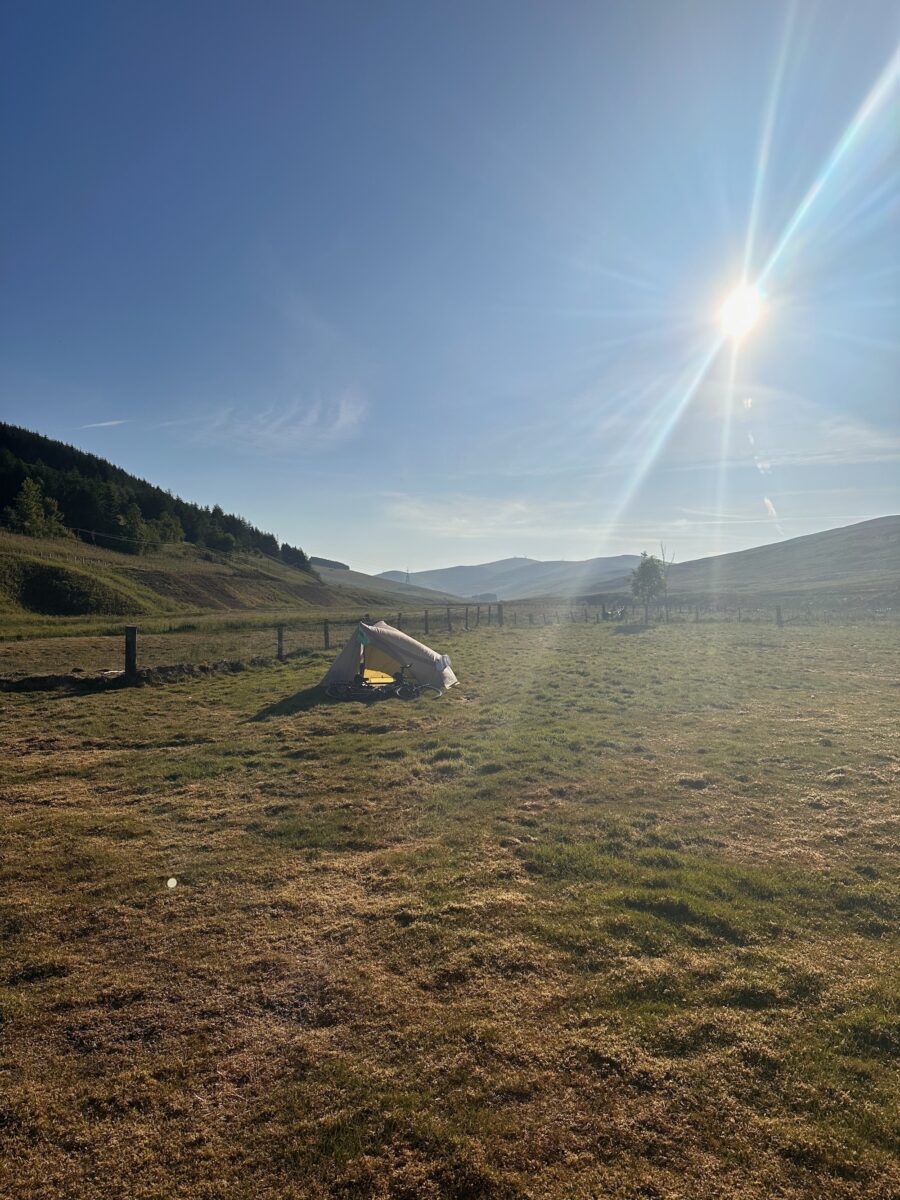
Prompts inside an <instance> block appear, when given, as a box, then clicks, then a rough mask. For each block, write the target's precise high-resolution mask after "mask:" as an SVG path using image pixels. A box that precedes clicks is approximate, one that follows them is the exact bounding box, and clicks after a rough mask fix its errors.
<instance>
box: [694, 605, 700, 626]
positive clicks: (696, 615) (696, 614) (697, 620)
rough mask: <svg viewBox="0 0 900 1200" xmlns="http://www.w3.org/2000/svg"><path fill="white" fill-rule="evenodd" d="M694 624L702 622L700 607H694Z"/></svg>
mask: <svg viewBox="0 0 900 1200" xmlns="http://www.w3.org/2000/svg"><path fill="white" fill-rule="evenodd" d="M694 624H695V625H699V624H700V609H699V608H695V609H694Z"/></svg>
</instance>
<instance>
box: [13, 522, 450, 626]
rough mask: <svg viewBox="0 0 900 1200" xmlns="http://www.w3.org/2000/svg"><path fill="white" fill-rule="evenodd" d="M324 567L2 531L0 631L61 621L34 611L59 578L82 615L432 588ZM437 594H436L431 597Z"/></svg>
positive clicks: (350, 603)
mask: <svg viewBox="0 0 900 1200" xmlns="http://www.w3.org/2000/svg"><path fill="white" fill-rule="evenodd" d="M84 560H87V561H84ZM323 574H324V575H325V576H327V579H322V580H318V579H316V578H315V577H314V576H311V575H308V574H306V573H305V572H302V571H297V570H295V569H294V568H293V567H289V566H286V565H285V564H283V563H280V562H276V561H273V560H270V559H266V558H263V557H262V556H259V555H254V556H251V555H236V556H234V558H233V559H231V560H224V559H221V558H217V559H215V560H212V559H211V558H204V557H203V555H202V554H201V553H200V552H198V551H197V550H196V548H195V547H193V546H184V547H180V548H179V549H178V550H177V551H175V552H169V553H165V554H157V555H149V556H146V557H135V556H131V555H124V554H117V553H115V552H114V551H111V550H103V549H97V548H94V547H91V546H85V545H84V544H83V543H80V542H75V541H59V540H40V539H35V538H23V537H18V536H15V535H13V534H7V533H4V532H2V531H0V631H2V632H19V631H27V630H28V629H29V628H34V629H45V628H46V627H47V625H48V623H49V624H51V625H53V624H59V623H60V622H61V621H64V620H65V618H61V617H53V616H50V618H49V622H48V614H45V613H39V612H35V611H34V607H35V604H34V595H35V594H37V595H38V596H40V595H41V593H42V592H43V593H46V592H47V590H48V588H49V587H50V586H57V585H60V584H62V585H64V586H65V587H66V588H67V589H68V592H69V593H71V594H74V595H75V596H76V598H77V600H76V604H75V609H76V611H77V609H78V607H79V606H80V607H82V608H84V609H85V610H88V611H87V612H86V613H85V615H89V613H94V614H96V615H99V616H102V615H104V614H110V615H119V616H121V615H134V616H143V617H153V616H157V617H158V616H177V615H197V614H204V613H207V614H214V613H218V614H224V613H229V612H236V613H240V612H244V613H251V612H254V611H259V612H276V611H282V612H283V611H285V610H298V611H310V612H314V611H318V610H326V609H327V610H346V609H350V608H360V607H365V606H367V605H370V604H372V605H386V604H390V605H391V606H395V607H397V608H400V609H402V608H403V607H404V604H406V605H407V606H409V605H410V604H411V603H415V604H418V605H421V604H423V603H424V600H425V598H426V597H427V596H429V595H430V594H429V593H426V592H424V591H423V590H422V589H418V588H417V589H409V590H407V589H406V588H405V587H404V586H402V585H386V584H385V583H384V581H383V580H375V579H370V577H369V576H366V575H361V574H359V573H357V572H345V571H333V570H326V571H324V572H323ZM48 580H49V582H48ZM29 588H30V592H29V590H28V589H29ZM441 599H442V597H441V596H440V595H434V596H433V599H432V603H437V602H440V600H441ZM38 602H40V601H38ZM69 623H70V624H71V623H72V622H71V620H70V621H69ZM76 623H77V622H76ZM82 623H83V622H82Z"/></svg>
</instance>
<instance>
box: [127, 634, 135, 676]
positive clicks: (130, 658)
mask: <svg viewBox="0 0 900 1200" xmlns="http://www.w3.org/2000/svg"><path fill="white" fill-rule="evenodd" d="M125 678H126V679H129V680H134V679H137V625H126V626H125Z"/></svg>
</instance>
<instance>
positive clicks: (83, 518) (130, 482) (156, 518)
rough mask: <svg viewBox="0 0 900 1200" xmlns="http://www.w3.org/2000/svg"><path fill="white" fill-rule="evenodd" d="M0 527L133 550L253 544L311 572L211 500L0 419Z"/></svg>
mask: <svg viewBox="0 0 900 1200" xmlns="http://www.w3.org/2000/svg"><path fill="white" fill-rule="evenodd" d="M0 527H4V528H6V529H9V530H11V531H13V532H16V533H23V534H27V535H29V536H32V537H41V536H48V535H49V536H53V537H69V538H72V537H75V538H77V539H79V540H81V541H84V542H88V543H89V544H90V545H92V546H97V545H99V546H105V547H108V548H110V549H114V550H119V551H121V552H123V553H127V554H133V555H139V554H147V553H152V552H154V551H156V550H159V549H160V548H162V547H164V546H177V545H178V544H179V543H181V542H189V543H191V544H192V545H196V546H201V547H204V548H205V549H208V550H212V551H216V552H219V553H224V554H229V553H233V552H235V551H244V552H247V551H257V552H259V553H261V554H266V555H269V556H270V557H272V558H280V559H281V560H282V561H283V562H285V563H287V564H288V565H290V566H292V567H296V568H299V570H301V571H306V572H309V573H312V569H311V567H310V564H309V560H308V559H307V557H306V555H305V554H304V552H303V551H302V550H301V549H299V548H298V547H296V546H289V545H288V544H287V543H282V544H281V545H279V543H278V539H277V538H276V537H275V536H274V534H271V533H266V532H264V531H263V530H261V529H257V528H256V526H254V525H251V524H250V522H249V521H247V520H245V519H244V518H243V517H239V516H236V515H234V514H233V513H226V512H224V511H223V510H222V508H221V507H220V506H219V505H214V506H213V507H212V508H207V507H203V506H201V505H199V504H191V503H189V502H188V501H186V500H181V499H180V498H179V497H178V496H173V495H171V493H169V492H166V491H163V489H162V488H159V487H156V486H154V485H153V484H150V483H148V482H147V481H146V480H144V479H139V478H138V477H137V476H136V475H131V474H130V473H129V472H128V471H124V470H122V468H121V467H117V466H115V465H114V464H113V463H111V462H108V461H107V460H106V459H104V458H99V457H98V456H97V455H96V454H88V453H86V452H85V451H84V450H78V449H77V448H76V447H74V446H69V445H67V444H66V443H65V442H60V441H56V440H54V439H53V438H48V437H44V436H43V435H42V434H39V433H32V432H31V430H28V429H22V428H21V427H20V426H17V425H7V424H4V423H2V422H0Z"/></svg>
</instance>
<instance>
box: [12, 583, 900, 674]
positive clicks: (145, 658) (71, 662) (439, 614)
mask: <svg viewBox="0 0 900 1200" xmlns="http://www.w3.org/2000/svg"><path fill="white" fill-rule="evenodd" d="M879 617H882V618H889V619H890V618H893V619H896V614H892V613H890V612H885V613H878V612H875V611H871V612H857V613H856V614H855V616H854V614H851V613H846V612H845V613H840V614H838V613H835V612H833V611H830V610H819V611H816V610H814V609H813V608H812V607H810V606H808V605H800V606H788V605H782V604H775V605H765V606H763V605H759V604H756V605H754V604H749V605H748V604H739V605H729V604H726V603H721V604H705V605H701V604H696V605H686V604H676V603H670V604H669V606H668V612H667V611H666V608H665V606H663V605H659V606H652V607H651V608H650V609H649V610H648V612H647V614H646V618H647V620H648V621H649V622H650V623H651V624H665V623H668V624H670V625H678V624H681V625H687V624H692V625H713V624H715V625H722V624H731V623H740V624H746V625H762V624H765V625H774V626H780V627H791V626H799V625H814V624H819V623H828V624H832V623H835V624H837V623H839V624H847V623H850V622H851V621H858V620H862V619H864V620H872V619H878V618H879ZM644 618H645V614H644V610H643V608H642V607H641V606H638V605H632V604H630V603H619V604H606V603H600V604H583V605H578V606H574V605H553V604H540V603H527V602H523V603H515V604H509V603H489V604H488V603H486V604H469V605H441V606H439V607H437V606H435V607H430V608H426V609H415V610H409V611H408V612H403V611H399V612H390V613H383V612H382V613H368V612H367V613H360V614H359V615H358V616H357V615H353V616H350V615H340V616H335V617H327V618H324V617H322V616H292V617H290V618H284V619H280V620H277V619H274V618H273V619H272V621H271V623H269V622H262V621H260V619H259V618H252V619H251V618H248V619H247V620H245V621H243V622H242V621H240V620H239V619H238V620H234V621H230V622H224V623H223V624H221V625H219V626H218V627H207V626H204V625H203V624H202V622H198V623H196V624H194V623H191V622H182V623H180V624H178V625H172V626H170V627H169V628H167V629H162V630H160V629H150V630H141V629H139V628H138V627H136V626H119V627H118V628H117V629H116V630H115V632H113V631H110V632H108V633H104V634H90V633H89V634H83V635H82V634H74V635H72V636H54V637H40V636H39V637H28V636H26V637H17V638H10V639H8V640H0V679H6V680H16V679H23V678H29V677H41V676H71V677H73V678H76V679H77V678H78V677H79V676H94V675H104V674H106V675H119V674H122V673H126V672H127V673H132V674H134V673H139V672H141V671H144V670H154V669H158V668H177V667H185V668H190V667H199V666H204V665H209V664H221V663H231V664H235V663H241V664H247V663H252V662H255V661H266V662H271V661H278V660H281V661H290V660H292V659H296V658H298V657H302V656H304V655H308V654H312V653H315V652H320V653H321V652H330V653H333V654H336V653H337V652H338V650H339V649H340V647H341V646H342V645H343V644H344V642H345V641H346V640H347V638H348V637H350V636H351V635H352V633H353V631H354V630H355V629H356V627H357V624H358V623H359V621H360V620H363V621H366V622H373V621H377V620H385V621H387V622H388V623H389V624H391V625H393V626H394V627H395V628H398V629H401V630H403V631H404V632H405V633H408V634H410V635H411V636H412V637H415V638H416V639H417V640H420V641H425V642H428V643H430V644H433V645H435V647H436V648H438V649H440V647H441V637H442V635H444V636H446V635H447V634H473V635H474V634H487V633H491V632H498V633H499V632H506V633H508V632H509V631H516V632H521V633H522V634H523V635H524V634H525V632H526V631H527V630H535V629H539V628H545V627H547V626H562V625H582V626H584V625H602V624H606V623H609V622H613V623H625V624H635V623H643V621H644ZM123 635H124V637H123ZM129 640H130V644H131V651H130V654H131V658H130V660H129V659H128V657H127V655H128V651H127V650H126V646H127V645H128V643H129Z"/></svg>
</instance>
